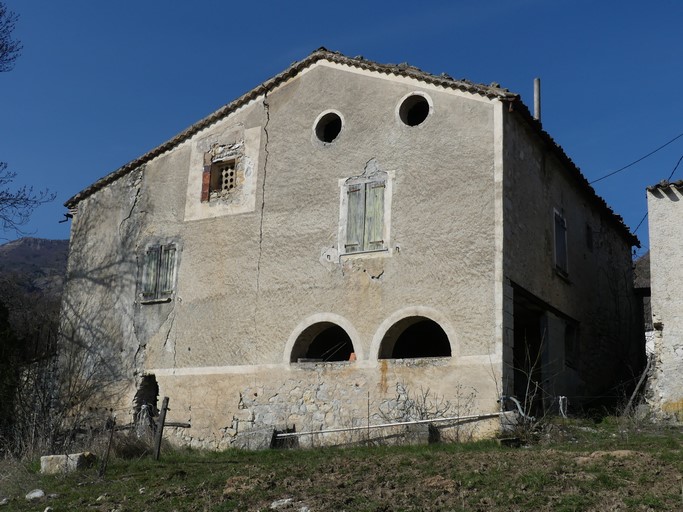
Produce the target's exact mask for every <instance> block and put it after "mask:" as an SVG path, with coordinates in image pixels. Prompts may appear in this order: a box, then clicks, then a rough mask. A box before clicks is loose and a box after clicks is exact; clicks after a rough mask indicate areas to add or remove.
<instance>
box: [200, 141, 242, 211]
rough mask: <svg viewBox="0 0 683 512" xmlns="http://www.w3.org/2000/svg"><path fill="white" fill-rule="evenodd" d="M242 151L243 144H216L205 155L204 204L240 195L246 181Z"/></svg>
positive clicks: (203, 177) (203, 176) (202, 198)
mask: <svg viewBox="0 0 683 512" xmlns="http://www.w3.org/2000/svg"><path fill="white" fill-rule="evenodd" d="M242 150H243V144H242V143H241V142H236V143H234V144H229V145H218V144H215V145H214V146H212V148H211V150H210V151H208V152H207V153H205V154H204V172H203V175H202V197H201V200H202V202H207V201H217V200H226V199H231V198H233V197H234V196H236V195H237V194H238V193H239V190H240V189H241V187H242V183H243V181H244V176H243V171H242V166H241V165H240V163H241V161H240V160H241V158H240V157H241V155H242Z"/></svg>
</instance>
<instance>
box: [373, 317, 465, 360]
mask: <svg viewBox="0 0 683 512" xmlns="http://www.w3.org/2000/svg"><path fill="white" fill-rule="evenodd" d="M424 338H427V339H429V340H431V343H425V344H422V343H421V342H420V340H422V339H424ZM456 339H457V338H456V335H455V331H454V330H453V328H452V326H451V325H450V323H449V322H448V320H447V319H446V317H445V316H444V315H442V314H441V313H439V312H438V311H436V310H434V309H432V308H426V307H421V306H414V307H409V308H404V309H402V310H400V311H397V312H395V313H394V314H392V315H391V316H390V317H389V318H387V319H386V320H384V322H382V324H381V325H380V327H379V328H378V329H377V332H376V333H375V336H374V338H373V341H372V348H371V354H373V355H376V357H377V359H402V358H414V357H451V356H455V355H457V352H458V351H457V343H456Z"/></svg>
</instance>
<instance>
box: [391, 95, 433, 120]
mask: <svg viewBox="0 0 683 512" xmlns="http://www.w3.org/2000/svg"><path fill="white" fill-rule="evenodd" d="M398 115H399V117H400V118H401V121H403V123H404V124H407V125H408V126H418V125H420V124H422V123H424V121H425V119H427V116H429V101H427V98H425V97H424V96H422V95H420V94H411V95H410V96H408V97H407V98H406V99H404V100H403V103H401V106H400V107H399V110H398Z"/></svg>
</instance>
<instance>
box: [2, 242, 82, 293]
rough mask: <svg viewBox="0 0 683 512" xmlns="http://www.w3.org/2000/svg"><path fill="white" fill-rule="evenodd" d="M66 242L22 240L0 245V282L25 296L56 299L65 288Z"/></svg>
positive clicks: (67, 250) (67, 243)
mask: <svg viewBox="0 0 683 512" xmlns="http://www.w3.org/2000/svg"><path fill="white" fill-rule="evenodd" d="M68 252H69V241H68V240H46V239H43V238H31V237H25V238H20V239H18V240H13V241H11V242H7V243H5V244H2V245H0V280H2V281H5V280H12V281H13V282H15V283H17V284H19V285H20V286H21V288H22V289H23V290H24V291H25V292H28V293H34V292H36V293H41V294H47V295H50V296H53V297H59V295H60V294H61V291H62V287H63V285H64V275H65V273H66V259H67V255H68Z"/></svg>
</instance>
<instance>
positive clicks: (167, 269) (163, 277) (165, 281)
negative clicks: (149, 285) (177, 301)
mask: <svg viewBox="0 0 683 512" xmlns="http://www.w3.org/2000/svg"><path fill="white" fill-rule="evenodd" d="M175 258H176V249H175V246H174V245H165V246H163V247H162V248H161V265H160V266H159V293H158V296H159V297H169V296H170V295H171V294H172V293H173V282H174V281H175Z"/></svg>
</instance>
